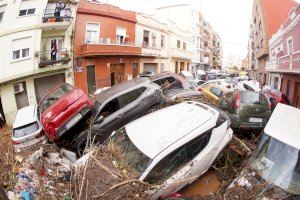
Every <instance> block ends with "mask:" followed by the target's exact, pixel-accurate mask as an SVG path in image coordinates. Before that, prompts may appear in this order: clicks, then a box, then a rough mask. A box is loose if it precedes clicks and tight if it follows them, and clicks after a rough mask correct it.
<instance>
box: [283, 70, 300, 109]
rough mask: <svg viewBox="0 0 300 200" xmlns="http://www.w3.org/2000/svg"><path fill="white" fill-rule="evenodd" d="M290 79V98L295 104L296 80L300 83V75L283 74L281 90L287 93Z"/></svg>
mask: <svg viewBox="0 0 300 200" xmlns="http://www.w3.org/2000/svg"><path fill="white" fill-rule="evenodd" d="M288 80H290V81H291V84H290V92H289V96H288V98H289V100H290V102H291V103H292V104H293V100H294V91H295V84H296V82H298V83H300V76H299V75H288V74H283V80H282V85H281V91H282V93H284V94H286V92H287V83H288Z"/></svg>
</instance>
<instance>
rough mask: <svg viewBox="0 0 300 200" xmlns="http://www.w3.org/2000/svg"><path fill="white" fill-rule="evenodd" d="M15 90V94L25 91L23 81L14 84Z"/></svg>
mask: <svg viewBox="0 0 300 200" xmlns="http://www.w3.org/2000/svg"><path fill="white" fill-rule="evenodd" d="M14 92H15V94H19V93H21V92H24V87H23V83H17V84H14Z"/></svg>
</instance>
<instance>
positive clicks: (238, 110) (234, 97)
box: [219, 91, 272, 130]
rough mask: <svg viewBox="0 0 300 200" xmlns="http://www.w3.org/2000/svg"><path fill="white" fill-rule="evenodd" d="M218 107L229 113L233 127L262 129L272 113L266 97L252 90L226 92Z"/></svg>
mask: <svg viewBox="0 0 300 200" xmlns="http://www.w3.org/2000/svg"><path fill="white" fill-rule="evenodd" d="M219 108H220V109H221V110H223V111H226V112H227V113H228V114H229V116H230V119H231V123H232V128H234V129H256V130H262V129H263V128H264V127H265V125H266V124H267V122H268V120H269V118H270V116H271V114H272V105H271V102H270V101H269V99H268V97H267V96H266V95H265V94H263V93H260V92H254V91H235V92H230V93H226V94H225V95H224V96H223V97H222V99H221V101H220V103H219Z"/></svg>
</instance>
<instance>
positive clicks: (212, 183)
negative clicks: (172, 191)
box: [180, 170, 221, 197]
mask: <svg viewBox="0 0 300 200" xmlns="http://www.w3.org/2000/svg"><path fill="white" fill-rule="evenodd" d="M220 185H221V182H220V180H219V179H218V177H217V175H216V174H215V173H214V171H212V170H210V171H208V172H206V173H205V174H204V175H203V176H201V177H200V178H199V179H198V180H196V181H194V182H193V183H192V184H190V185H188V186H186V187H185V188H183V189H182V190H181V192H180V193H181V194H183V195H184V196H187V197H192V196H195V195H199V196H205V195H208V194H210V193H215V192H217V191H218V190H219V188H220Z"/></svg>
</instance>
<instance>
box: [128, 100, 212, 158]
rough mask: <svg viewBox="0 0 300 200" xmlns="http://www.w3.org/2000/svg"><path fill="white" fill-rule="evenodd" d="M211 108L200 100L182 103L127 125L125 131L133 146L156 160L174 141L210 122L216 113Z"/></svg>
mask: <svg viewBox="0 0 300 200" xmlns="http://www.w3.org/2000/svg"><path fill="white" fill-rule="evenodd" d="M207 108H208V109H207ZM209 108H210V107H207V106H206V105H205V104H201V103H198V102H184V103H180V104H177V105H174V106H170V107H167V108H165V109H162V110H159V111H157V112H154V113H151V114H149V115H146V116H144V117H142V118H140V119H138V120H136V121H134V122H132V123H130V124H128V125H126V131H127V134H128V136H129V138H130V139H131V141H132V142H133V143H134V145H136V147H137V148H138V149H139V150H140V151H142V152H143V153H144V154H145V155H147V156H148V157H149V158H151V159H153V158H154V157H156V156H157V155H158V154H159V153H160V152H162V151H163V150H165V149H166V148H167V147H169V146H170V145H171V144H173V143H175V142H176V141H178V140H180V139H181V138H183V137H184V136H186V135H188V134H189V133H190V132H192V131H193V130H195V129H196V128H197V127H200V126H201V125H203V124H204V123H206V122H207V121H209V120H210V119H211V118H212V116H213V114H212V113H211V112H210V110H209ZM204 131H206V130H203V132H204Z"/></svg>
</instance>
